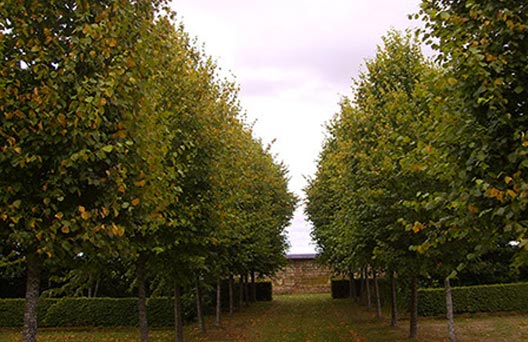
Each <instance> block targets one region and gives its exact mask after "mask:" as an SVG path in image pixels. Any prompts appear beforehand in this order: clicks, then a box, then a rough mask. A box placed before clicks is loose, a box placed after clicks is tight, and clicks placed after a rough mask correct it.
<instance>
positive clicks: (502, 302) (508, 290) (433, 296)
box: [418, 283, 528, 316]
mask: <svg viewBox="0 0 528 342" xmlns="http://www.w3.org/2000/svg"><path fill="white" fill-rule="evenodd" d="M452 294H453V310H454V312H455V313H473V312H500V311H528V283H515V284H495V285H479V286H465V287H453V289H452ZM445 312H446V308H445V292H444V289H443V288H441V289H421V290H420V291H419V292H418V313H419V314H420V315H423V316H435V315H442V314H445Z"/></svg>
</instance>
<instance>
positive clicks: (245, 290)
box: [244, 274, 249, 306]
mask: <svg viewBox="0 0 528 342" xmlns="http://www.w3.org/2000/svg"><path fill="white" fill-rule="evenodd" d="M244 303H245V304H246V306H249V286H248V276H247V274H245V275H244Z"/></svg>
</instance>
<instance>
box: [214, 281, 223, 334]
mask: <svg viewBox="0 0 528 342" xmlns="http://www.w3.org/2000/svg"><path fill="white" fill-rule="evenodd" d="M221 286H222V281H221V279H220V277H217V278H216V318H215V326H216V327H220V315H221V314H222V292H221V291H222V287H221Z"/></svg>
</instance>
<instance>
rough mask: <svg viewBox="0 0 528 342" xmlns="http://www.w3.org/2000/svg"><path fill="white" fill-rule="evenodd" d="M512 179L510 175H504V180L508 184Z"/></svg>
mask: <svg viewBox="0 0 528 342" xmlns="http://www.w3.org/2000/svg"><path fill="white" fill-rule="evenodd" d="M512 180H513V178H511V177H510V176H506V177H504V181H505V182H506V184H510V183H511V181H512Z"/></svg>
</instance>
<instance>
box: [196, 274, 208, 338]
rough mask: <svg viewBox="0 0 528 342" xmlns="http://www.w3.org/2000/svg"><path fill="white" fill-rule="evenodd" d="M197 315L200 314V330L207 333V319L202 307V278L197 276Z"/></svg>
mask: <svg viewBox="0 0 528 342" xmlns="http://www.w3.org/2000/svg"><path fill="white" fill-rule="evenodd" d="M196 315H197V316H198V325H199V326H200V332H201V333H202V334H205V332H206V329H205V320H204V314H203V307H202V287H201V286H200V278H199V277H196Z"/></svg>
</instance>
